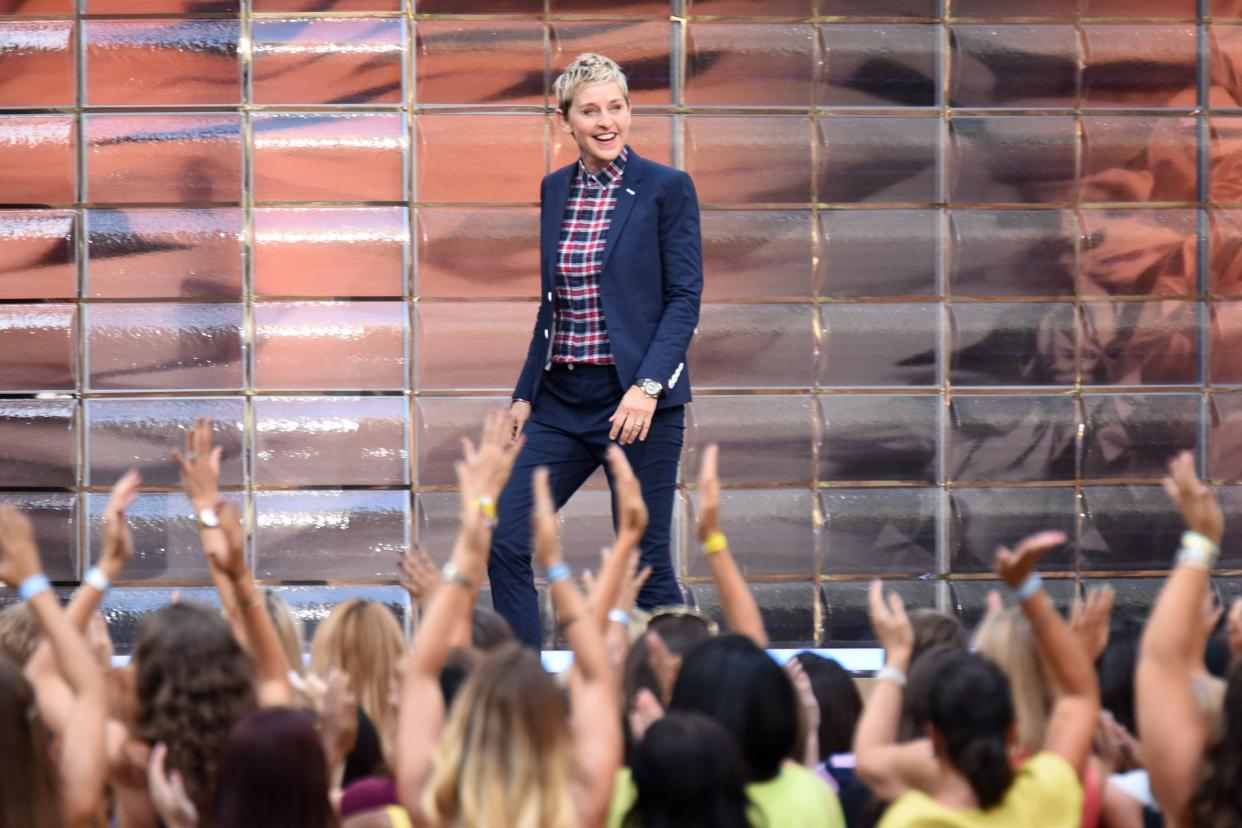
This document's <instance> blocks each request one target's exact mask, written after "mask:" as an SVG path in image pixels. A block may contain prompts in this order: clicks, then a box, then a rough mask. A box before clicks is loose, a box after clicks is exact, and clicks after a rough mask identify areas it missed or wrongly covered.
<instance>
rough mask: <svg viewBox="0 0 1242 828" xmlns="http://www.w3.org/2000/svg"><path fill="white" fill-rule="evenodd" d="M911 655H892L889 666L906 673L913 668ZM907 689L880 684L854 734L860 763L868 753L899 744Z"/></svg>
mask: <svg viewBox="0 0 1242 828" xmlns="http://www.w3.org/2000/svg"><path fill="white" fill-rule="evenodd" d="M909 662H910V659H909V657H908V656H901V655H896V656H894V655H889V656H888V658H887V659H886V666H888V667H892V668H894V669H896V670H900V671H901V672H902V673H905V672H906V670H907V669H908V668H909V666H910V664H909ZM902 695H903V688H902V687H901V685H900V684H898V683H897V682H895V681H887V680H882V681H876V682H875V685H874V686H873V687H872V688H871V695H870V696H868V697H867V704H866V706H864V707H863V713H862V717H861V718H859V720H858V727H857V729H856V730H855V731H854V753H855V755H856V756H857V757H858V759H859V761H861V760H862V759H863V757H864V756H865V755H866V754H867V752H868V751H870V750H874V749H876V748H881V747H885V746H887V745H892V744H896V742H897V731H898V728H899V727H900V725H901V698H902Z"/></svg>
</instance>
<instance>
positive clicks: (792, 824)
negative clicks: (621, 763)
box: [608, 762, 845, 828]
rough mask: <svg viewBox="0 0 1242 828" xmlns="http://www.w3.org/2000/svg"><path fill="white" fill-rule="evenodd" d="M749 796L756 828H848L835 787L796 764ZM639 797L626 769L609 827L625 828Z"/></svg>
mask: <svg viewBox="0 0 1242 828" xmlns="http://www.w3.org/2000/svg"><path fill="white" fill-rule="evenodd" d="M746 796H747V797H749V798H750V805H751V807H750V822H751V824H752V825H754V826H756V828H845V817H844V816H842V815H841V803H839V802H837V795H836V794H835V793H833V790H832V788H830V787H828V785H827V784H826V783H825V782H824V780H822V779H820V778H819V777H818V776H816V775H815V774H814V773H813V772H812V771H809V770H807V769H806V768H804V767H802V766H801V765H798V764H795V763H793V762H786V763H785V764H784V766H782V768H781V772H780V773H778V774H777V775H776V776H775V777H773V778H772V779H769V780H768V781H766V782H752V783H751V784H749V785H747V786H746ZM637 798H638V790H637V789H636V788H635V787H634V778H633V776H631V775H630V769H629V768H622V769H621V770H620V771H619V772H618V773H617V784H616V786H615V787H614V788H613V792H612V805H611V806H610V807H609V808H608V828H621V826H622V825H623V823H624V821H625V816H626V814H628V813H629V812H630V808H632V807H634V801H635V800H636V799H637Z"/></svg>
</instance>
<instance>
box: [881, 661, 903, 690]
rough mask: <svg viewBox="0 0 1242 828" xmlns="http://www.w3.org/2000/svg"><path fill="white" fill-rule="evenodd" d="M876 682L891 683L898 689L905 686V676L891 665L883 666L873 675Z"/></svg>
mask: <svg viewBox="0 0 1242 828" xmlns="http://www.w3.org/2000/svg"><path fill="white" fill-rule="evenodd" d="M875 680H876V681H891V682H892V683H893V684H895V685H897V686H898V687H905V686H906V674H905V673H903V672H902V671H901V670H898V669H897V668H896V667H893V666H892V665H891V664H885V665H884V666H883V667H881V668H880V669H879V670H878V671H877V672H876V674H875Z"/></svg>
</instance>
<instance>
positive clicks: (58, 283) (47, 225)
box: [0, 210, 78, 299]
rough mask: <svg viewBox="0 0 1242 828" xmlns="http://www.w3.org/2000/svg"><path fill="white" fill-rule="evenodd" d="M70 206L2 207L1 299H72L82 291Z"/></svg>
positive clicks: (0, 212) (0, 237) (0, 249)
mask: <svg viewBox="0 0 1242 828" xmlns="http://www.w3.org/2000/svg"><path fill="white" fill-rule="evenodd" d="M74 224H75V222H74V215H73V212H72V211H70V210H0V299H49V298H56V299H72V298H74V297H75V295H76V294H77V292H78V277H77V267H76V262H77V255H76V249H77V248H76V246H75V244H74V242H75V238H76V237H75V235H74V232H73V231H74Z"/></svg>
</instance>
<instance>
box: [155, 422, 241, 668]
mask: <svg viewBox="0 0 1242 828" xmlns="http://www.w3.org/2000/svg"><path fill="white" fill-rule="evenodd" d="M211 434H212V422H211V419H210V418H208V417H199V418H198V419H197V420H195V421H194V424H193V425H192V426H190V427H189V428H188V429H186V433H185V451H184V453H183V452H179V451H175V450H174V451H173V453H172V458H173V462H174V463H176V464H177V469H178V471H180V473H181V486H182V488H184V489H185V496H186V498H187V499H189V501H190V506H191V507H192V508H193V509H194V519H195V520H196V521H197V522H198V532H199V538H200V540H201V541H202V544H203V552H205V553H206V554H207V565H208V569H209V570H210V572H211V580H212V582H213V583H214V584H215V586H216V592H217V593H219V595H220V605H221V606H222V607H224V616H225V617H226V618H227V619H228V621H229V626H231V627H232V628H233V635H234V636H235V637H236V638H237V640H238V641H239V642H240V643H241V645H242V647H243V648H244V649H246V650H249V649H250V642H249V641H248V640H247V639H246V625H245V624H244V623H242V617H241V608H240V607H238V605H237V596H236V595H235V594H234V592H233V583H232V581H231V580H230V579H229V577H228V576H227V575H226V574H225V573H224V572H222V571H221V570H220V568H219V566H218V565H217V564H216V561H217V560H218V559H220V558H223V557H227V555H228V541H227V540H226V539H225V537H224V532H223V531H222V530H221V528H220V525H219V520H218V517H219V516H218V515H217V514H216V511H215V509H216V504H217V503H218V502H219V501H220V458H221V455H222V454H223V453H224V450H223V449H222V448H221V447H219V446H215V445H213V441H212V436H211ZM204 518H205V519H204Z"/></svg>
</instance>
